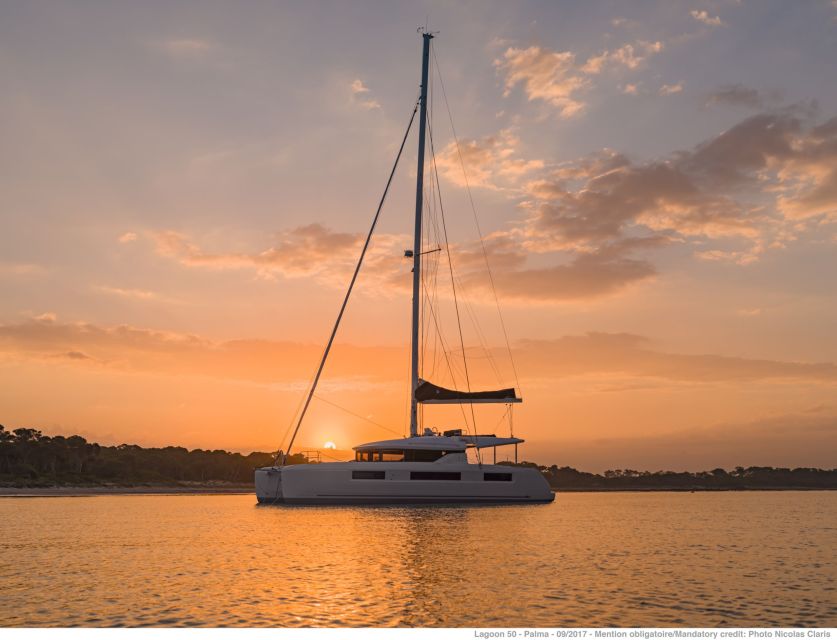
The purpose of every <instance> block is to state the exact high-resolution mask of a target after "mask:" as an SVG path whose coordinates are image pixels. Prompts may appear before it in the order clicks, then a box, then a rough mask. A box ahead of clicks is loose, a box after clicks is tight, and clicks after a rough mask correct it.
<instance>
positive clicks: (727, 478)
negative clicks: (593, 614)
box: [0, 425, 837, 491]
mask: <svg viewBox="0 0 837 640" xmlns="http://www.w3.org/2000/svg"><path fill="white" fill-rule="evenodd" d="M276 455H277V454H275V453H264V452H258V451H254V452H253V453H250V454H248V455H243V454H241V453H231V452H229V451H224V450H222V449H215V450H213V451H209V450H205V449H192V450H191V451H190V450H188V449H185V448H184V447H140V446H139V445H135V444H120V445H116V446H103V445H99V444H96V443H91V442H88V441H87V440H86V439H84V438H83V437H81V436H77V435H75V436H67V437H65V436H47V435H44V434H43V433H41V432H40V431H38V430H37V429H29V428H20V429H14V430H13V431H7V430H6V429H5V428H4V427H3V425H0V486H28V487H43V486H55V485H66V486H73V485H75V486H79V485H101V484H112V485H131V484H177V483H219V482H220V483H235V484H252V483H253V471H254V470H255V469H257V468H258V467H265V466H269V465H271V464H273V461H274V459H275V458H276ZM279 455H281V452H280V454H279ZM305 462H314V461H313V460H308V459H307V458H306V457H305V456H304V455H302V454H294V455H293V456H290V457H289V459H288V461H287V463H288V464H300V463H305ZM500 464H507V465H512V464H514V463H510V462H501V463H500ZM520 465H521V466H527V467H534V468H537V469H538V470H539V471H540V472H541V473H542V474H543V475H544V477H545V478H546V479H547V481H548V482H549V484H550V486H551V487H552V488H553V489H557V490H592V491H602V490H627V489H631V490H663V489H665V490H683V491H689V490H730V489H837V469H831V470H828V469H812V468H795V469H788V468H775V467H746V468H745V467H736V468H735V469H733V470H732V471H726V470H724V469H713V470H712V471H699V472H689V471H680V472H677V471H656V472H650V471H635V470H633V469H616V470H614V471H605V472H604V473H603V474H596V473H587V472H584V471H577V470H576V469H573V468H572V467H558V466H557V465H552V466H549V467H547V466H543V465H537V464H535V463H533V462H522V463H520Z"/></svg>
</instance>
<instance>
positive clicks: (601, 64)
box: [581, 41, 663, 74]
mask: <svg viewBox="0 0 837 640" xmlns="http://www.w3.org/2000/svg"><path fill="white" fill-rule="evenodd" d="M662 50H663V43H662V42H659V41H658V42H645V41H640V42H639V43H638V44H637V45H632V44H626V45H624V46H622V47H620V48H618V49H616V50H614V51H608V50H605V51H603V52H602V53H600V54H599V55H597V56H593V57H592V58H588V59H587V62H585V63H584V65H583V66H582V67H581V70H582V71H583V72H584V73H588V74H597V73H601V72H602V71H603V70H604V69H605V68H607V67H620V66H622V67H626V68H628V69H637V68H639V66H640V65H641V64H642V63H643V62H644V61H645V59H646V58H647V57H648V56H649V55H651V54H654V53H659V52H660V51H662Z"/></svg>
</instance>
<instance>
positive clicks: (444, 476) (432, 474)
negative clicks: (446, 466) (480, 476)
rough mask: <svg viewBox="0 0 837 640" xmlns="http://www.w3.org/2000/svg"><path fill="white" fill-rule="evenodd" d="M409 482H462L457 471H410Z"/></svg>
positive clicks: (460, 475)
mask: <svg viewBox="0 0 837 640" xmlns="http://www.w3.org/2000/svg"><path fill="white" fill-rule="evenodd" d="M410 480H462V474H461V473H459V472H458V471H411V472H410Z"/></svg>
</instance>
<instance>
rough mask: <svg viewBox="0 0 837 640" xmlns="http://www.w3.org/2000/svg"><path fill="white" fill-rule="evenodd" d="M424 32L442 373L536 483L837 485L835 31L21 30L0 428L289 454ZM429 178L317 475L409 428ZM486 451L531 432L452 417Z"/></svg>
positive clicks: (600, 26)
mask: <svg viewBox="0 0 837 640" xmlns="http://www.w3.org/2000/svg"><path fill="white" fill-rule="evenodd" d="M425 26H426V27H427V28H429V29H430V30H431V31H433V32H435V33H436V36H435V38H434V40H433V54H434V55H433V57H432V61H433V64H432V65H431V67H432V68H431V81H430V83H429V84H430V91H431V99H430V111H431V128H432V131H433V137H434V139H433V151H434V152H435V153H434V154H431V155H430V156H429V159H428V165H427V166H428V169H427V172H428V176H429V177H428V182H429V186H428V194H429V196H428V204H427V208H426V214H425V215H426V225H425V228H426V229H431V231H432V232H428V233H429V234H430V235H428V236H427V238H426V242H425V246H426V247H427V248H428V250H430V249H434V248H438V247H441V246H442V242H441V237H442V236H440V235H439V231H438V229H439V226H438V225H439V222H440V221H441V207H440V206H439V205H438V202H439V199H438V194H441V202H442V204H443V207H444V219H445V225H446V230H447V233H448V246H449V247H450V254H451V258H450V264H451V265H452V267H453V270H454V273H455V275H456V283H457V301H458V302H459V305H460V313H461V318H460V319H461V324H462V326H463V330H462V342H461V343H460V338H459V334H458V332H457V325H456V321H455V317H456V316H455V312H456V309H455V307H454V306H453V296H452V289H451V288H450V284H449V282H448V284H447V285H444V282H445V278H446V277H447V278H448V280H449V266H448V262H447V258H446V256H447V252H446V251H444V250H443V251H438V252H434V253H432V254H428V258H427V262H428V264H435V265H436V267H437V269H438V271H437V272H436V273H437V281H438V287H437V288H433V291H434V292H436V293H432V292H428V293H427V296H428V298H427V300H426V301H425V308H426V309H427V310H429V309H430V307H429V306H427V304H429V302H433V303H434V304H435V306H434V307H433V308H434V309H435V312H436V314H437V315H438V317H435V316H434V315H433V313H430V312H429V311H427V310H426V311H425V313H424V323H423V326H424V327H425V332H426V335H427V340H426V345H427V346H426V347H423V349H424V350H423V353H425V354H426V355H425V356H424V359H423V361H422V369H423V375H424V376H425V377H427V378H428V379H433V380H434V381H436V382H438V383H439V384H448V385H450V384H457V385H458V386H460V387H461V386H462V384H463V379H464V376H463V373H464V372H463V368H462V367H463V365H462V363H461V361H462V353H463V346H464V352H465V353H466V354H467V355H468V356H469V358H468V361H469V367H470V369H469V375H470V382H471V383H472V384H473V385H474V386H475V387H480V386H481V387H491V386H495V387H496V386H497V385H502V386H512V385H513V386H515V387H517V388H518V389H519V390H520V391H521V393H522V395H523V398H524V403H523V404H522V405H520V406H517V407H515V409H514V412H513V428H514V433H515V435H517V436H520V437H523V438H525V439H526V444H524V445H522V446H521V455H522V456H523V457H524V458H526V459H529V460H533V461H536V462H539V463H541V464H558V465H559V466H563V465H569V466H573V467H576V468H579V469H584V470H590V471H601V470H604V469H615V468H623V469H624V468H631V469H648V470H658V469H674V470H678V469H690V470H699V469H711V468H714V467H718V466H723V467H728V468H729V467H733V466H736V465H744V466H749V465H771V466H790V467H796V466H819V467H829V468H831V467H834V466H835V457H834V451H837V401H835V398H837V394H835V391H837V364H835V363H837V338H835V328H836V327H837V295H835V284H834V280H835V278H834V274H835V273H837V73H835V71H834V63H833V61H834V60H835V59H837V3H835V2H832V1H829V0H810V1H807V2H805V1H802V2H794V3H788V2H780V1H775V2H773V1H768V0H764V1H758V2H756V1H754V0H738V1H735V0H712V1H710V0H693V1H690V2H669V1H665V2H663V1H660V2H655V1H652V0H649V1H646V2H615V1H614V2H599V1H596V2H519V3H504V2H483V1H480V2H458V3H442V2H420V1H413V2H389V3H379V2H353V3H345V2H309V3H302V2H287V3H284V2H247V3H236V4H235V5H233V4H230V3H226V2H197V1H183V2H145V3H133V2H109V3H99V2H84V1H82V2H74V3H62V2H46V1H36V2H23V1H14V0H13V1H10V2H4V3H2V5H0V139H2V145H0V229H2V233H0V423H2V424H3V425H5V426H6V428H7V429H11V428H17V427H22V426H27V427H35V428H38V429H41V430H42V431H43V432H44V433H47V434H69V433H79V434H82V435H84V436H85V437H87V438H88V439H90V440H94V441H98V442H100V443H103V444H119V443H123V442H130V443H137V444H141V445H143V446H164V445H170V444H172V445H181V446H186V447H190V448H207V449H215V448H224V449H228V450H235V451H244V452H248V451H252V450H262V451H269V450H275V449H277V448H278V447H279V446H282V443H283V442H286V441H287V440H286V439H284V440H283V438H286V434H287V428H288V425H289V424H291V421H292V418H293V416H294V414H295V412H296V410H297V408H298V406H299V402H300V400H301V398H302V397H303V394H304V392H305V389H306V387H307V384H308V381H309V380H310V378H311V375H312V373H313V372H314V370H315V368H316V365H317V363H318V359H319V357H320V354H321V352H322V348H323V345H324V344H325V341H326V339H327V337H328V334H329V331H330V329H331V327H332V325H333V322H334V319H335V316H336V313H337V311H338V309H339V305H340V303H341V301H342V297H343V294H344V292H345V288H346V286H347V284H348V281H349V278H350V276H351V272H352V269H353V267H354V264H355V261H356V260H357V256H358V254H359V252H360V248H361V246H362V242H363V238H364V237H365V233H366V231H367V230H368V228H369V224H370V222H371V219H372V216H373V214H374V212H375V207H376V206H377V203H378V200H379V198H380V197H381V193H382V190H383V188H384V184H385V182H386V178H387V176H388V173H389V170H390V168H391V166H392V163H393V161H394V158H395V154H396V152H397V150H398V146H399V144H400V141H401V137H402V136H403V134H404V130H405V128H406V126H407V122H408V120H409V116H410V113H411V111H412V109H413V105H414V104H415V100H416V97H417V94H418V88H419V84H420V78H419V72H420V50H421V38H420V36H419V35H418V34H417V28H420V27H425ZM449 114H450V115H449ZM434 158H435V165H434V164H433V160H434ZM431 168H433V169H434V170H433V171H431ZM463 168H464V171H463ZM416 171H417V161H416V136H415V131H413V134H412V135H411V137H410V139H409V140H408V143H407V145H406V147H405V152H404V157H403V158H402V161H401V164H400V166H399V171H398V173H397V174H396V178H395V180H394V182H393V186H392V189H391V192H390V194H389V196H388V199H387V202H386V205H385V207H384V210H383V212H382V217H381V222H380V224H379V227H378V229H377V231H376V235H375V237H374V240H373V243H372V245H371V247H370V253H369V255H368V257H367V259H366V261H365V263H364V266H363V269H362V271H361V274H360V279H359V283H358V287H357V290H356V292H355V293H354V294H353V297H352V299H351V301H350V303H349V307H348V311H347V315H346V317H345V320H344V322H343V324H342V325H341V328H340V331H339V333H338V336H337V343H336V346H335V348H334V351H333V353H332V357H331V358H330V360H329V362H328V364H327V366H326V369H325V373H324V377H323V380H322V383H321V385H320V387H319V389H318V392H317V397H316V398H315V400H314V402H313V404H312V409H311V411H310V412H309V415H308V416H307V418H306V421H305V423H304V424H303V427H302V430H301V432H300V436H299V439H298V443H299V446H301V447H302V448H315V447H322V446H323V443H324V442H326V441H331V442H334V443H335V444H336V446H337V448H338V449H340V450H350V449H351V447H352V446H354V445H357V444H360V443H362V442H367V441H370V440H379V439H386V438H390V437H395V435H396V434H398V435H401V434H403V433H404V432H405V431H406V429H407V412H406V408H407V402H408V392H409V390H408V385H409V378H408V366H409V363H408V356H409V330H410V325H409V322H410V315H409V314H410V282H411V281H410V277H411V274H410V264H409V262H408V261H406V260H405V259H404V258H403V251H404V249H406V248H409V247H411V246H412V238H411V233H412V226H413V215H414V197H415V178H416ZM437 175H438V182H436V176H437ZM430 202H432V203H433V204H432V205H431V204H429V203H430ZM472 203H473V208H472ZM477 222H478V224H477ZM434 234H435V235H434ZM486 258H487V261H488V264H489V265H490V268H491V272H490V275H491V277H490V278H489V277H488V272H487V271H486V269H485V259H486ZM492 282H493V289H492V286H491V285H492ZM446 287H447V288H446ZM495 292H496V297H497V299H498V300H499V306H500V308H501V310H502V316H500V315H499V314H498V310H497V305H496V304H495V297H494V293H495ZM431 295H432V296H433V297H430V296H431ZM428 301H429V302H428ZM501 317H502V322H501V320H500V318H501ZM436 325H438V330H437V326H436ZM504 329H505V331H504ZM439 334H441V336H442V337H443V339H444V340H445V342H444V343H442V342H440V341H439V338H438V335H439ZM506 335H507V336H508V347H507V344H506ZM447 363H451V364H447ZM474 420H475V421H476V426H477V430H478V431H479V432H480V433H485V432H497V433H498V434H506V433H508V432H509V429H510V425H509V424H508V416H507V414H506V413H505V408H504V407H502V406H495V407H481V408H479V409H478V410H476V411H475V414H474V416H472V415H471V414H470V410H469V409H468V410H467V411H466V412H465V413H464V414H463V413H460V412H459V409H454V408H427V409H426V411H425V415H424V423H425V426H429V427H435V428H439V429H446V428H460V427H463V426H464V423H465V422H467V423H468V425H469V426H470V428H473V421H474ZM502 455H503V454H501V456H502Z"/></svg>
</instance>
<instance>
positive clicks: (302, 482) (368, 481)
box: [256, 462, 555, 504]
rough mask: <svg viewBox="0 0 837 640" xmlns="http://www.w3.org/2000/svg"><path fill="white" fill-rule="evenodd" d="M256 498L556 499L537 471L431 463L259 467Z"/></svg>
mask: <svg viewBox="0 0 837 640" xmlns="http://www.w3.org/2000/svg"><path fill="white" fill-rule="evenodd" d="M427 474H430V475H427ZM440 474H441V475H440ZM364 476H365V477H364ZM457 478H458V479H457ZM256 497H257V498H258V500H259V502H260V503H266V504H277V503H285V504H443V503H530V502H552V501H553V500H554V499H555V495H554V494H553V493H552V491H551V490H550V488H549V485H548V484H547V482H546V479H545V478H544V477H543V476H542V475H541V473H540V472H539V471H538V470H537V469H532V468H527V467H509V466H504V465H477V464H468V463H461V464H460V463H455V464H450V463H448V464H438V463H433V462H393V463H386V462H332V463H323V464H299V465H290V466H285V467H264V468H262V469H257V470H256Z"/></svg>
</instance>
